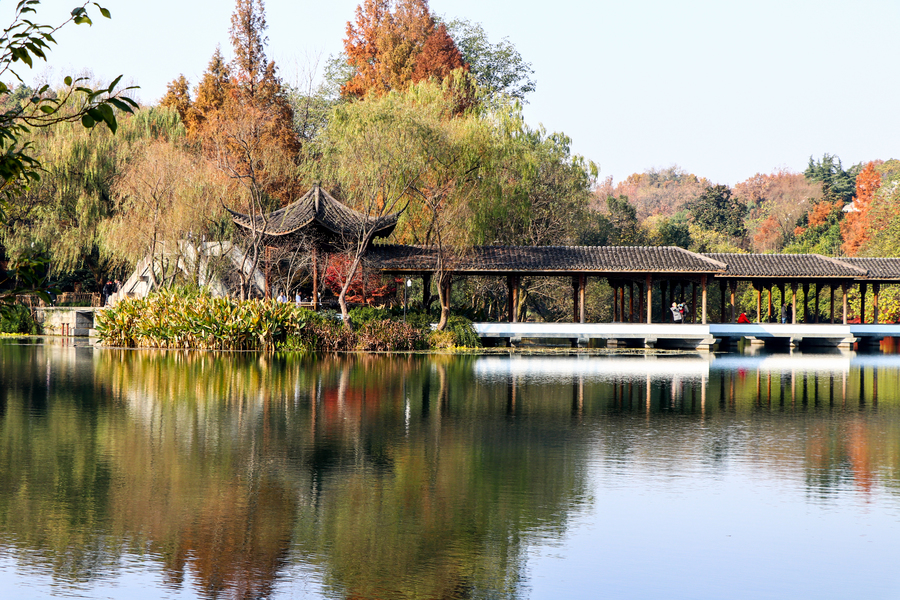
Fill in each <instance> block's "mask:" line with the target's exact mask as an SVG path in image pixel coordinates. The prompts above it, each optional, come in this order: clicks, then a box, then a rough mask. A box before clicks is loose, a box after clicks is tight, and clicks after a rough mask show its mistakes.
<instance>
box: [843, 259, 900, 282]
mask: <svg viewBox="0 0 900 600" xmlns="http://www.w3.org/2000/svg"><path fill="white" fill-rule="evenodd" d="M838 260H840V261H841V262H842V263H848V264H850V265H853V266H854V267H859V268H861V269H865V270H866V271H868V278H869V279H900V258H840V259H838Z"/></svg>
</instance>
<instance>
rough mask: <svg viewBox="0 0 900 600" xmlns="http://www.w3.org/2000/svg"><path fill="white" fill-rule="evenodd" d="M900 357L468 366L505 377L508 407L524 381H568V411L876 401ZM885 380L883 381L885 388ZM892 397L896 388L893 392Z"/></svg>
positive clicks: (488, 378) (894, 386) (592, 359)
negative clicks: (604, 407) (589, 402)
mask: <svg viewBox="0 0 900 600" xmlns="http://www.w3.org/2000/svg"><path fill="white" fill-rule="evenodd" d="M898 368H900V358H898V357H896V356H885V355H858V354H857V353H855V352H842V351H836V352H832V353H816V354H802V353H791V354H762V353H759V352H758V351H756V352H754V353H753V354H743V355H740V354H731V355H724V356H722V355H720V356H714V355H705V354H700V355H657V354H645V355H639V354H637V355H631V356H621V355H616V356H590V355H578V356H560V357H547V356H527V355H511V356H509V357H498V356H488V357H482V358H479V359H478V360H477V361H476V362H475V364H474V366H473V371H474V374H475V377H476V379H477V380H479V381H481V382H483V383H488V384H489V383H494V384H496V383H506V385H507V387H508V407H510V410H513V407H515V405H516V403H517V402H520V401H521V398H522V395H523V392H524V391H525V390H526V389H528V388H535V387H540V386H544V385H571V386H572V397H573V404H572V407H573V408H572V410H573V412H577V413H582V412H583V411H584V403H585V398H586V397H587V398H588V399H589V400H594V404H595V405H596V404H598V403H599V404H605V405H607V406H608V407H609V408H614V409H615V410H634V409H638V408H639V409H641V410H643V411H646V412H655V411H666V410H672V409H678V410H680V411H686V412H694V411H696V410H699V411H701V412H705V410H706V408H707V407H708V406H709V403H711V402H712V403H716V404H717V405H718V406H720V407H732V408H734V407H736V406H738V405H745V406H756V407H763V406H772V405H773V403H774V405H776V406H780V407H784V406H785V405H791V406H795V405H796V406H801V407H806V406H808V405H810V404H812V406H814V407H818V406H825V405H827V406H831V407H834V406H836V405H837V406H840V407H847V406H848V405H857V406H865V405H866V404H867V403H871V404H872V405H873V406H877V404H878V401H879V371H881V376H880V377H881V382H880V387H881V391H882V395H883V394H884V390H885V389H890V390H893V391H897V390H900V378H898V375H897V370H898ZM886 386H887V388H886ZM892 397H893V398H896V397H897V396H896V394H894V395H893V396H892Z"/></svg>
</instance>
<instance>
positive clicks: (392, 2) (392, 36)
mask: <svg viewBox="0 0 900 600" xmlns="http://www.w3.org/2000/svg"><path fill="white" fill-rule="evenodd" d="M344 52H345V53H346V55H347V62H348V63H349V64H350V66H351V67H352V68H353V75H352V77H351V78H350V80H349V81H347V83H345V84H344V85H343V87H342V88H341V93H342V94H343V95H345V96H352V97H356V98H363V97H365V96H366V95H368V94H374V95H381V94H384V93H386V92H389V91H391V90H398V91H400V90H403V89H405V88H406V87H407V86H408V85H409V84H410V83H415V82H418V81H422V80H425V79H431V78H434V79H437V80H438V81H443V80H444V79H445V78H446V77H447V76H449V75H450V73H451V72H452V71H454V70H456V69H465V68H467V65H466V63H465V61H464V60H463V56H462V53H461V52H460V51H459V48H457V47H456V43H455V42H454V41H453V38H451V37H450V35H449V34H448V33H447V27H446V26H445V25H444V24H443V23H440V24H438V23H437V22H436V21H435V18H434V16H433V15H432V14H431V10H430V9H429V7H428V1H427V0H365V2H364V3H363V4H362V5H360V6H359V7H357V9H356V22H355V23H349V22H348V23H347V37H346V38H345V39H344Z"/></svg>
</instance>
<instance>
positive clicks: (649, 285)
mask: <svg viewBox="0 0 900 600" xmlns="http://www.w3.org/2000/svg"><path fill="white" fill-rule="evenodd" d="M644 285H645V286H647V324H648V325H650V324H651V323H653V275H647V278H646V280H645V281H644Z"/></svg>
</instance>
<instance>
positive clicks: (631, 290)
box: [628, 281, 634, 323]
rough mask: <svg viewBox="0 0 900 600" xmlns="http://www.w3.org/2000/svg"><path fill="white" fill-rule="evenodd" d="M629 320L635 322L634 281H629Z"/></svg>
mask: <svg viewBox="0 0 900 600" xmlns="http://www.w3.org/2000/svg"><path fill="white" fill-rule="evenodd" d="M628 322H629V323H634V281H629V282H628Z"/></svg>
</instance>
